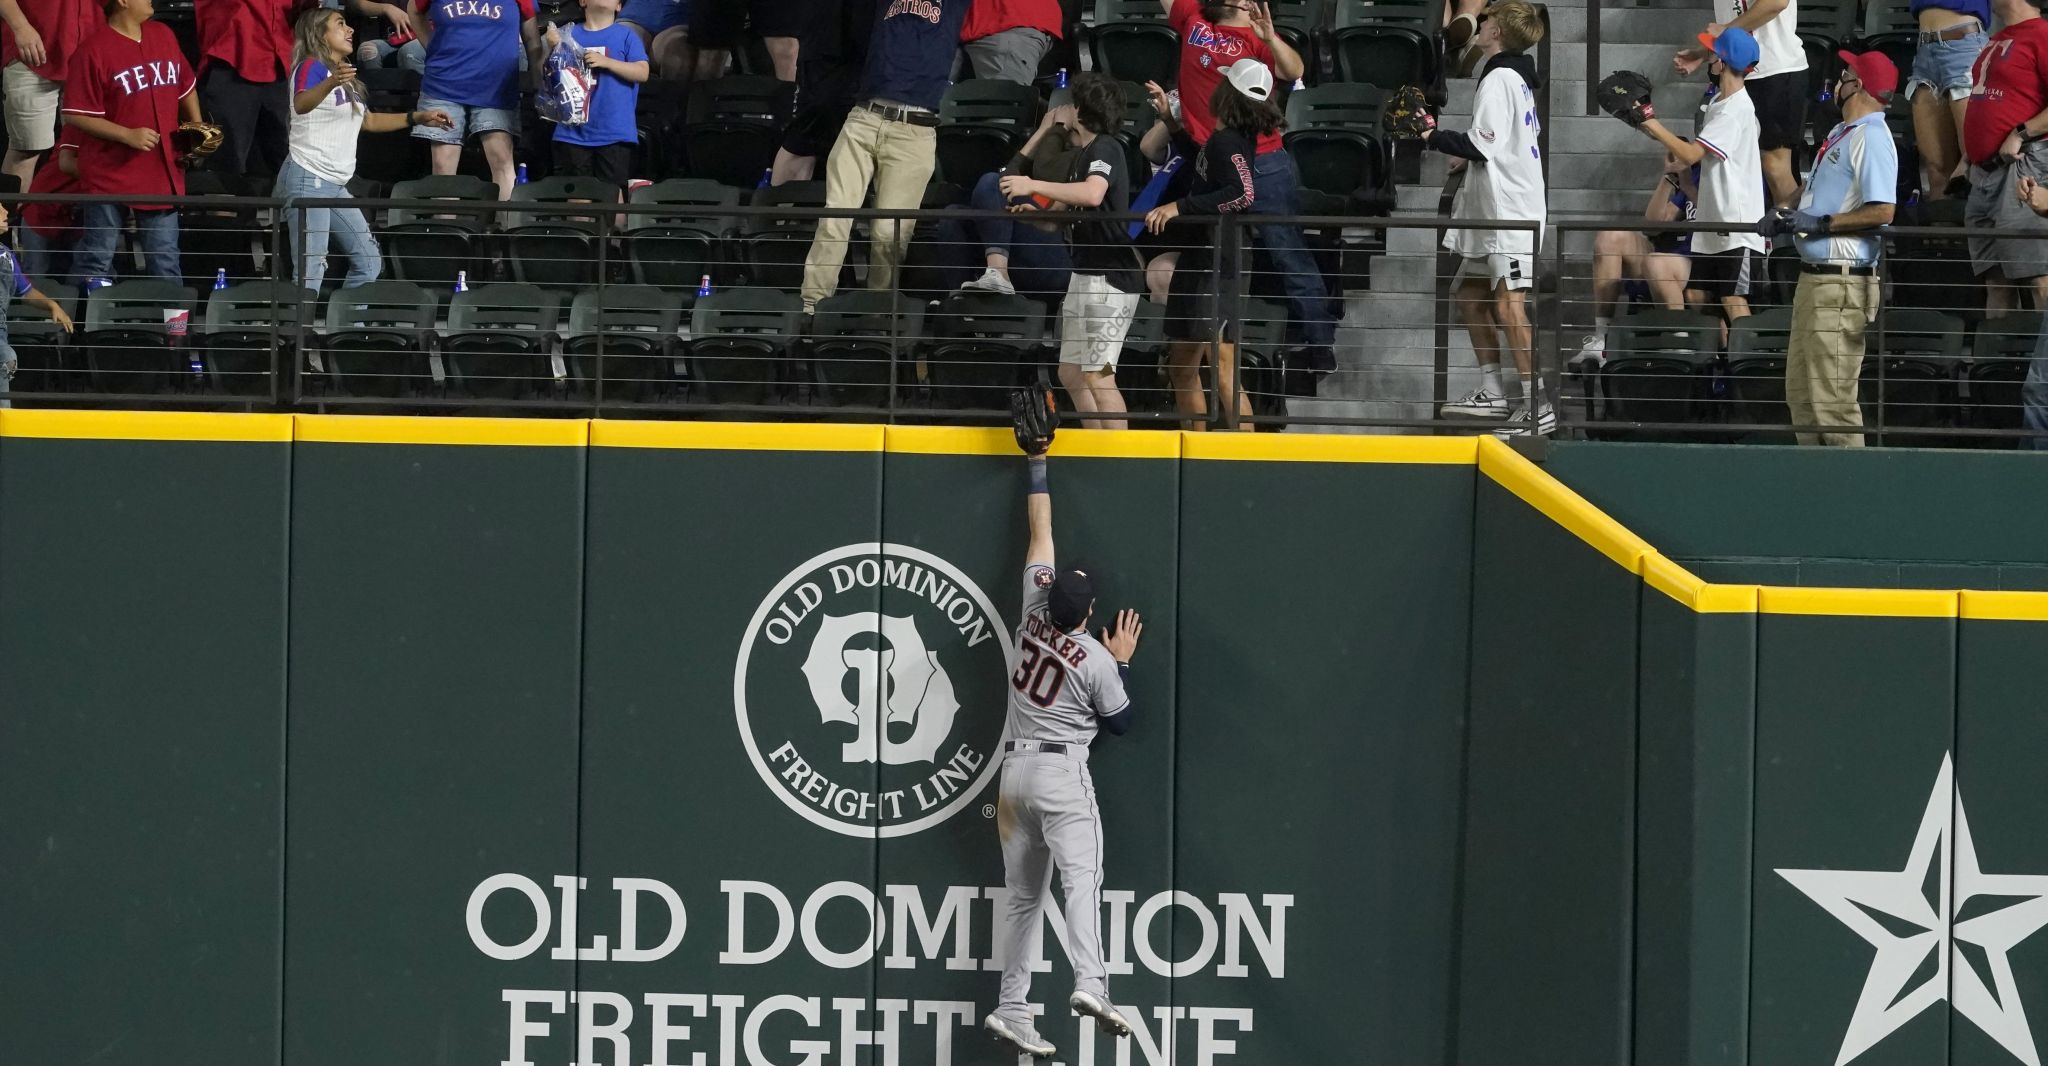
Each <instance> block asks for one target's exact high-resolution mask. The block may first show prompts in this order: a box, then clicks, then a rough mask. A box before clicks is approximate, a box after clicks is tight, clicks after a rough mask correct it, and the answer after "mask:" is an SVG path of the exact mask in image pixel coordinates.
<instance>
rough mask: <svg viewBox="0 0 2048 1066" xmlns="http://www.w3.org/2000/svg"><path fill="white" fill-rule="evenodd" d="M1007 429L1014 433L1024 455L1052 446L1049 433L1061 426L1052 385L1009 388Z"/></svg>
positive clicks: (1057, 404) (1037, 453)
mask: <svg viewBox="0 0 2048 1066" xmlns="http://www.w3.org/2000/svg"><path fill="white" fill-rule="evenodd" d="M1010 428H1011V429H1013V430H1016V432H1017V447H1019V448H1022V449H1024V454H1025V455H1044V454H1045V452H1046V449H1048V448H1051V447H1052V436H1053V433H1054V432H1055V431H1057V430H1058V429H1059V428H1060V408H1059V401H1057V400H1055V399H1054V398H1053V394H1052V386H1050V385H1047V384H1046V383H1045V382H1043V381H1041V382H1039V383H1038V384H1037V385H1033V386H1029V387H1026V388H1017V389H1011V390H1010Z"/></svg>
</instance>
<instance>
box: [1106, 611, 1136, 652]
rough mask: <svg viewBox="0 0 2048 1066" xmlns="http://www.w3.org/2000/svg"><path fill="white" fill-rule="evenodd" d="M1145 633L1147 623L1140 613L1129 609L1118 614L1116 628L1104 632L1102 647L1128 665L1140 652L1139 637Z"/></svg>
mask: <svg viewBox="0 0 2048 1066" xmlns="http://www.w3.org/2000/svg"><path fill="white" fill-rule="evenodd" d="M1143 632H1145V623H1144V622H1143V621H1142V620H1140V619H1139V617H1138V612H1136V611H1133V610H1131V609H1129V608H1125V609H1124V610H1121V611H1118V612H1117V613H1116V628H1115V629H1104V630H1103V631H1102V646H1103V647H1105V648H1108V649H1109V654H1110V655H1111V656H1112V657H1114V658H1115V659H1116V661H1117V662H1120V663H1127V662H1130V661H1131V656H1132V654H1134V653H1135V652H1137V650H1138V635H1139V634H1141V633H1143Z"/></svg>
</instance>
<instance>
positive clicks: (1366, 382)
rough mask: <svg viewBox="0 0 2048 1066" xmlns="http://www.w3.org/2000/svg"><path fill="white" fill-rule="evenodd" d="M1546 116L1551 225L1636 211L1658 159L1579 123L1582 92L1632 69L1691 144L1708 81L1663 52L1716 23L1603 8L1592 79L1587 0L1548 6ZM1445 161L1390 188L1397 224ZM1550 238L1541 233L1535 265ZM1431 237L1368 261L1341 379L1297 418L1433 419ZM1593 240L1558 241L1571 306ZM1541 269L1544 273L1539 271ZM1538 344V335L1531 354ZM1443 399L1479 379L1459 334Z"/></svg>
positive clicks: (1350, 306)
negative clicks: (1683, 76)
mask: <svg viewBox="0 0 2048 1066" xmlns="http://www.w3.org/2000/svg"><path fill="white" fill-rule="evenodd" d="M1549 9H1550V69H1549V70H1547V71H1545V72H1544V77H1545V80H1546V81H1547V82H1548V83H1549V100H1550V107H1549V111H1548V112H1547V114H1546V115H1545V116H1544V122H1545V125H1546V127H1547V129H1548V131H1549V135H1550V167H1549V171H1548V174H1549V186H1550V187H1549V191H1550V217H1551V220H1552V221H1553V222H1557V221H1565V220H1580V219H1594V218H1602V219H1604V218H1614V217H1617V216H1635V215H1638V214H1640V212H1641V211H1642V207H1643V202H1644V199H1645V197H1646V196H1647V195H1648V192H1649V187H1650V185H1651V183H1652V182H1654V181H1655V180H1656V178H1657V175H1658V174H1659V173H1660V172H1661V171H1662V169H1663V153H1662V152H1661V151H1659V150H1658V149H1657V147H1656V145H1655V144H1654V143H1653V142H1651V141H1650V140H1649V139H1648V138H1647V137H1644V136H1643V135H1642V134H1640V133H1638V132H1636V131H1634V130H1631V129H1629V128H1628V127H1627V126H1624V125H1623V124H1621V123H1620V122H1617V121H1615V120H1614V119H1612V118H1609V117H1608V116H1606V115H1605V114H1599V113H1596V114H1593V115H1587V114H1586V113H1585V111H1586V83H1587V81H1588V80H1589V79H1590V80H1592V81H1596V82H1597V81H1598V80H1599V79H1600V78H1601V77H1602V76H1604V75H1605V74H1606V73H1607V72H1609V71H1614V70H1623V69H1628V70H1635V71H1639V72H1641V73H1643V74H1645V75H1647V76H1648V77H1649V78H1650V79H1651V80H1652V81H1653V82H1655V83H1656V84H1657V86H1658V89H1657V96H1656V102H1657V110H1658V113H1659V116H1660V118H1662V119H1663V121H1664V122H1665V124H1666V125H1668V126H1670V127H1671V129H1672V130H1673V132H1676V133H1678V134H1679V135H1681V136H1689V135H1690V134H1691V132H1692V127H1693V118H1694V116H1695V115H1696V114H1697V107H1698V104H1699V96H1700V90H1701V89H1703V88H1704V87H1705V76H1704V75H1700V76H1698V77H1697V78H1694V79H1687V80H1684V81H1681V80H1680V79H1679V78H1678V75H1677V73H1676V72H1675V71H1673V70H1672V68H1671V55H1672V53H1673V52H1674V51H1676V50H1677V48H1678V47H1679V46H1680V45H1681V44H1683V43H1684V42H1686V41H1689V40H1691V39H1692V37H1693V36H1694V35H1695V34H1697V33H1698V32H1699V31H1700V30H1702V29H1704V28H1705V27H1706V25H1707V23H1708V22H1710V21H1711V20H1712V18H1713V6H1712V4H1711V3H1709V2H1707V0H1602V3H1601V13H1600V38H1601V47H1600V56H1599V59H1598V65H1599V66H1600V67H1601V68H1602V69H1600V70H1598V71H1593V70H1589V69H1588V57H1587V45H1586V19H1587V15H1588V12H1587V9H1586V4H1585V0H1550V2H1549ZM1475 86H1476V82H1475V81H1474V80H1472V79H1462V80H1456V81H1453V82H1451V84H1450V101H1449V103H1448V104H1447V105H1446V106H1445V108H1444V112H1443V116H1442V122H1443V124H1444V125H1446V126H1448V127H1450V128H1453V129H1459V128H1464V127H1465V126H1466V125H1468V124H1469V122H1470V119H1471V115H1472V95H1473V90H1474V88H1475ZM1445 176H1446V163H1445V160H1444V158H1443V157H1442V156H1439V155H1437V154H1435V153H1426V154H1425V155H1424V157H1423V171H1422V175H1421V178H1422V180H1421V181H1420V182H1418V183H1415V184H1411V185H1403V186H1401V187H1400V189H1399V190H1398V200H1397V215H1398V216H1402V217H1415V216H1432V215H1435V214H1437V212H1438V203H1439V200H1440V198H1441V194H1442V189H1443V183H1444V179H1445ZM1554 236H1555V235H1554V234H1550V235H1546V239H1545V241H1544V248H1545V252H1544V256H1545V258H1546V259H1548V258H1549V257H1550V255H1551V254H1552V253H1551V251H1550V249H1552V248H1554V247H1556V245H1554V244H1553V243H1552V241H1553V239H1554ZM1439 240H1440V236H1439V234H1438V233H1437V232H1436V231H1435V230H1433V229H1406V230H1400V229H1390V230H1388V231H1387V251H1386V254H1384V255H1381V256H1377V257H1375V259H1374V261H1373V264H1372V289H1371V291H1370V292H1369V293H1352V294H1351V295H1350V296H1349V297H1348V298H1347V299H1346V301H1345V304H1346V306H1345V315H1344V321H1343V323H1342V325H1341V327H1340V329H1339V330H1338V335H1337V361H1338V368H1339V370H1338V373H1337V374H1334V375H1332V376H1331V377H1330V378H1328V379H1326V380H1325V381H1324V382H1323V385H1322V389H1321V393H1320V395H1319V396H1317V397H1316V398H1315V399H1307V400H1304V399H1296V400H1291V401H1290V403H1289V406H1290V410H1291V411H1293V412H1295V413H1297V414H1302V415H1312V414H1320V415H1326V416H1349V417H1361V418H1428V417H1431V416H1432V415H1433V414H1434V411H1433V409H1432V407H1431V398H1432V396H1433V385H1434V383H1433V364H1434V360H1435V345H1436V341H1435V336H1434V331H1433V328H1432V327H1433V324H1434V323H1435V322H1436V321H1437V318H1438V316H1439V315H1441V316H1443V317H1444V318H1445V319H1446V320H1449V318H1450V309H1449V308H1448V307H1442V308H1439V307H1436V306H1434V305H1435V302H1436V299H1437V288H1438V281H1437V277H1436V271H1437V264H1436V249H1437V245H1438V243H1439ZM1591 244H1592V235H1591V234H1590V233H1584V232H1579V233H1571V234H1569V235H1568V236H1567V238H1566V239H1565V240H1564V242H1563V249H1564V254H1565V255H1566V257H1567V264H1566V265H1567V272H1568V273H1569V274H1571V275H1572V278H1570V279H1567V280H1566V282H1565V283H1564V289H1565V291H1566V293H1567V295H1568V298H1570V299H1573V300H1577V299H1581V298H1582V291H1583V280H1581V279H1583V277H1584V276H1585V274H1586V272H1587V269H1588V259H1587V257H1588V256H1589V255H1590V252H1591ZM1544 269H1546V270H1547V269H1548V268H1547V265H1546V266H1545V267H1544ZM1541 342H1542V339H1541V338H1539V345H1540V344H1541ZM1451 344H1452V348H1451V352H1450V359H1449V362H1450V367H1451V374H1450V380H1449V382H1448V386H1449V389H1448V391H1449V393H1450V394H1451V395H1453V396H1457V395H1461V394H1462V393H1463V392H1464V391H1465V390H1467V389H1469V388H1470V387H1471V386H1472V385H1473V384H1474V383H1476V381H1477V373H1476V371H1475V370H1474V369H1473V359H1472V355H1471V350H1470V348H1469V346H1468V345H1467V344H1466V341H1465V338H1464V332H1463V330H1462V329H1454V330H1453V331H1452V339H1451Z"/></svg>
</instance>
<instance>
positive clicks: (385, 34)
mask: <svg viewBox="0 0 2048 1066" xmlns="http://www.w3.org/2000/svg"><path fill="white" fill-rule="evenodd" d="M320 6H322V7H331V6H333V0H321V5H320ZM348 9H349V10H350V11H353V12H355V13H356V15H357V16H358V17H359V18H360V19H361V20H362V23H361V24H362V27H363V28H364V29H365V30H371V29H374V30H375V31H376V32H375V33H372V34H366V36H365V38H364V40H363V42H362V43H361V44H359V45H357V46H356V65H358V66H363V67H392V66H395V67H398V68H400V69H402V70H410V71H412V72H413V73H415V74H419V75H425V74H426V72H427V46H426V45H423V44H421V43H420V35H419V28H418V23H417V22H416V21H415V20H414V18H413V15H412V12H410V11H407V10H406V9H405V6H404V5H403V4H402V3H401V4H385V3H379V2H378V0H348Z"/></svg>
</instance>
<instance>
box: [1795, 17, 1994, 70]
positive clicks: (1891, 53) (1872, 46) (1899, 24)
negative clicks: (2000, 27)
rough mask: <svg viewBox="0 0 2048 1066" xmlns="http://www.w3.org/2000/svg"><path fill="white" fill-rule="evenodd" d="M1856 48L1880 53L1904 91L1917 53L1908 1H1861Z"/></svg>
mask: <svg viewBox="0 0 2048 1066" xmlns="http://www.w3.org/2000/svg"><path fill="white" fill-rule="evenodd" d="M1802 6H1804V5H1802ZM1802 14H1804V12H1802ZM1985 28H1986V29H1987V30H1988V29H1989V28H1990V27H1985ZM1856 47H1857V49H1858V50H1859V51H1865V52H1870V51H1876V52H1883V53H1884V54H1885V57H1886V58H1887V59H1890V60H1891V61H1892V62H1893V63H1894V64H1896V65H1897V66H1898V68H1899V85H1900V87H1901V88H1904V87H1905V83H1906V78H1907V76H1908V75H1910V74H1911V73H1912V71H1913V54H1914V53H1915V52H1918V51H1919V50H1920V17H1919V16H1918V15H1916V14H1914V13H1913V5H1912V0H1863V26H1862V31H1861V32H1860V33H1858V34H1857V35H1856Z"/></svg>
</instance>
